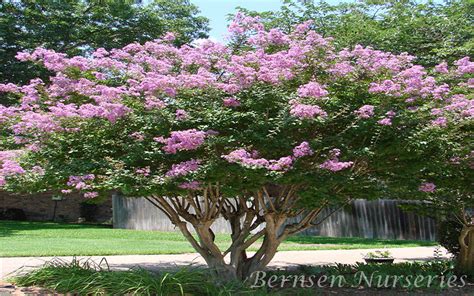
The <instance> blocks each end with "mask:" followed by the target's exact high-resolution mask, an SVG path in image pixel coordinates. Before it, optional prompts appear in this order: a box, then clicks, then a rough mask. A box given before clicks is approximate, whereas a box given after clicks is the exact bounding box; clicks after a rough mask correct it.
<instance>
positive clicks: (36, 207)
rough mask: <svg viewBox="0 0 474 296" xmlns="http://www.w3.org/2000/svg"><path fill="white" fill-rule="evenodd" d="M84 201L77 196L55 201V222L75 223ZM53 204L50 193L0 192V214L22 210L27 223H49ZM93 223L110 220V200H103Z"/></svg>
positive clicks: (71, 195)
mask: <svg viewBox="0 0 474 296" xmlns="http://www.w3.org/2000/svg"><path fill="white" fill-rule="evenodd" d="M84 201H85V199H84V197H82V196H81V195H79V194H70V195H67V196H65V197H64V199H63V200H61V201H57V208H56V215H55V216H56V219H55V220H56V221H58V222H59V221H61V222H77V221H78V220H79V218H80V216H81V203H82V202H84ZM54 206H55V202H54V201H53V200H52V194H51V193H41V194H34V195H28V194H20V195H17V194H11V193H7V192H2V191H0V213H3V212H4V211H6V210H7V209H22V210H23V211H24V212H25V214H26V218H27V220H29V221H51V220H52V218H53V212H54ZM95 217H96V221H95V222H100V223H103V222H107V221H111V219H112V200H111V198H109V199H107V200H105V201H104V202H103V203H102V204H100V205H98V207H97V212H96V215H95Z"/></svg>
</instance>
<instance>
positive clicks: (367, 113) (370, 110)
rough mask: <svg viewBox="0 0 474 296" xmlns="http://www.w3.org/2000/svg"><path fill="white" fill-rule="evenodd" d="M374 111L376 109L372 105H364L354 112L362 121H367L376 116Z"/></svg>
mask: <svg viewBox="0 0 474 296" xmlns="http://www.w3.org/2000/svg"><path fill="white" fill-rule="evenodd" d="M374 109H375V107H374V106H372V105H364V106H362V107H360V108H359V109H357V110H356V111H354V113H355V114H356V115H357V117H359V118H361V119H367V118H370V117H372V116H374Z"/></svg>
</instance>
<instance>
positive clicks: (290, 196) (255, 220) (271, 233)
mask: <svg viewBox="0 0 474 296" xmlns="http://www.w3.org/2000/svg"><path fill="white" fill-rule="evenodd" d="M296 189H297V188H295V186H285V187H282V188H279V190H278V191H277V192H278V193H277V194H272V195H270V194H269V193H268V191H267V189H266V188H265V187H263V188H261V189H260V190H258V191H256V192H254V193H253V194H251V195H246V196H244V195H243V196H239V197H232V198H229V197H224V196H222V195H221V194H220V192H219V186H213V185H208V186H207V187H206V188H204V189H203V191H200V192H195V193H189V195H188V196H185V197H183V196H180V197H161V196H153V197H148V200H149V201H150V202H152V203H153V204H154V205H155V206H156V207H158V208H159V209H160V210H161V211H163V212H164V213H165V214H166V215H167V216H168V218H169V219H170V220H171V222H172V223H173V224H174V225H176V227H178V228H179V229H180V231H181V232H182V233H183V235H184V236H185V237H186V239H187V240H188V241H189V242H190V243H191V245H192V246H193V247H194V248H195V249H196V251H197V252H198V253H199V254H200V255H201V256H202V257H203V258H204V260H205V261H206V263H207V264H208V266H209V268H210V269H211V270H213V271H215V272H216V275H218V278H220V279H222V280H223V281H230V280H245V279H246V278H248V277H249V276H250V275H251V274H252V273H253V272H255V271H258V270H262V269H264V268H265V267H266V266H267V265H268V263H270V261H271V260H272V259H273V257H274V256H275V253H276V252H277V249H278V246H279V245H280V244H281V242H282V241H283V240H285V238H287V237H288V236H289V235H293V234H296V233H298V232H300V231H302V230H304V229H307V228H309V227H312V226H314V225H316V222H315V220H316V217H318V215H319V214H320V213H321V210H322V209H323V208H324V207H326V206H327V204H328V202H326V201H323V202H322V203H321V205H320V206H319V207H317V208H314V209H297V208H296V207H295V204H296V202H297V201H298V197H297V195H296ZM299 215H302V218H301V220H299V222H298V223H291V224H290V223H287V220H288V219H290V218H293V217H296V216H299ZM219 217H223V218H224V219H226V220H227V221H228V222H229V224H230V226H231V229H232V233H231V238H232V243H231V245H230V246H229V247H228V248H227V249H226V250H221V249H220V248H219V247H218V246H217V244H216V242H215V241H214V237H215V235H214V233H213V231H212V229H211V226H212V224H213V223H214V222H215V221H216V220H217V219H218V218H219ZM325 218H326V217H324V218H323V219H318V220H319V221H318V224H319V223H321V222H322V220H324V219H325ZM189 225H191V226H192V228H193V229H194V231H195V234H196V235H193V233H192V232H191V230H190V229H189V228H188V226H189ZM260 241H261V245H260V246H259V247H258V249H257V251H256V252H255V253H254V254H253V255H251V256H249V254H248V253H247V250H248V248H249V247H250V246H252V245H253V244H255V243H257V242H260Z"/></svg>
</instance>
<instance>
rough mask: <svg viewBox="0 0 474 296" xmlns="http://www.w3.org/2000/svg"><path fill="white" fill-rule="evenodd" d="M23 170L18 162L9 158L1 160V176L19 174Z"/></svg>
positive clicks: (23, 171) (22, 172)
mask: <svg viewBox="0 0 474 296" xmlns="http://www.w3.org/2000/svg"><path fill="white" fill-rule="evenodd" d="M25 172H26V171H25V170H24V169H23V168H22V167H21V166H20V164H19V163H18V162H16V161H14V160H9V159H6V160H3V163H2V166H1V168H0V175H3V176H12V175H21V174H24V173H25Z"/></svg>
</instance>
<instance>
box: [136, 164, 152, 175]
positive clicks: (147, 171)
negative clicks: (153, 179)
mask: <svg viewBox="0 0 474 296" xmlns="http://www.w3.org/2000/svg"><path fill="white" fill-rule="evenodd" d="M135 173H137V174H139V175H142V176H144V177H148V176H150V173H151V169H150V167H149V166H147V167H144V168H137V169H136V170H135Z"/></svg>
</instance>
